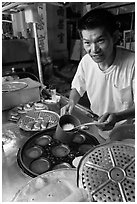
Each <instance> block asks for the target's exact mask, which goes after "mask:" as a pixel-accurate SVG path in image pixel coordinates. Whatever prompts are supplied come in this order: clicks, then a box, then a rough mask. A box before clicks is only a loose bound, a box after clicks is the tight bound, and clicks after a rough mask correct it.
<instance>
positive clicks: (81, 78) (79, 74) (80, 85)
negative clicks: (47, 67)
mask: <svg viewBox="0 0 137 204" xmlns="http://www.w3.org/2000/svg"><path fill="white" fill-rule="evenodd" d="M71 88H72V89H74V88H75V89H76V90H77V91H78V93H79V94H80V96H81V97H82V96H83V95H84V93H85V91H86V83H85V74H84V69H83V65H82V61H81V62H80V63H79V65H78V68H77V71H76V74H75V76H74V78H73V81H72V84H71Z"/></svg>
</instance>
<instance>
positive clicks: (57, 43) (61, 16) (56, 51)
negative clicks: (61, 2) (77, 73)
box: [47, 4, 68, 60]
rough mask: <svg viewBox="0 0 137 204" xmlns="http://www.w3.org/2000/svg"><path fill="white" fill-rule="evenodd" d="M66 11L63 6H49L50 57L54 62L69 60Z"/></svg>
mask: <svg viewBox="0 0 137 204" xmlns="http://www.w3.org/2000/svg"><path fill="white" fill-rule="evenodd" d="M65 17H66V11H65V9H64V8H63V7H61V6H55V5H51V4H47V30H48V44H49V55H50V56H51V57H52V59H54V60H59V59H67V58H68V51H67V32H66V18H65Z"/></svg>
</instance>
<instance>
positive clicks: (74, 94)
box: [69, 89, 81, 106]
mask: <svg viewBox="0 0 137 204" xmlns="http://www.w3.org/2000/svg"><path fill="white" fill-rule="evenodd" d="M80 97H81V96H80V94H79V93H78V92H77V90H76V89H72V90H71V91H70V95H69V101H73V104H74V106H75V105H76V104H77V103H78V101H79V99H80Z"/></svg>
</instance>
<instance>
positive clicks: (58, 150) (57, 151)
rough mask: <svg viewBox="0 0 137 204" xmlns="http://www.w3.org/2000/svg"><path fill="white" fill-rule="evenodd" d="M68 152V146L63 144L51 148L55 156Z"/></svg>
mask: <svg viewBox="0 0 137 204" xmlns="http://www.w3.org/2000/svg"><path fill="white" fill-rule="evenodd" d="M69 152H70V149H69V147H68V146H66V145H63V144H62V145H58V146H56V147H53V148H52V154H53V155H54V156H56V157H65V156H67V155H68V154H69Z"/></svg>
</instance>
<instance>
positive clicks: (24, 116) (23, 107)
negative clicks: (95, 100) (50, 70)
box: [2, 3, 135, 202]
mask: <svg viewBox="0 0 137 204" xmlns="http://www.w3.org/2000/svg"><path fill="white" fill-rule="evenodd" d="M28 4H29V3H27V6H28ZM20 5H21V3H13V4H11V5H10V4H9V5H7V6H8V9H11V8H15V7H16V8H17V7H18V6H19V7H18V8H22V7H20ZM23 8H26V6H23ZM8 9H7V7H6V8H4V7H3V11H5V10H8ZM35 26H36V24H35V23H34V32H35V43H36V53H37V63H38V70H39V79H40V83H38V82H37V83H36V84H37V85H36V84H35V86H33V87H32V86H31V85H32V83H34V81H30V80H29V79H26V78H25V79H24V80H25V82H24V80H17V81H13V83H9V82H7V84H6V86H4V87H3V94H4V97H5V100H7V101H8V100H10V99H11V98H12V99H13V98H14V99H16V100H12V107H8V105H9V104H8V103H7V106H6V107H4V109H3V111H2V134H3V139H4V140H3V143H2V201H3V202H9V201H34V200H35V201H36V200H37V199H35V198H34V197H31V198H30V197H29V199H30V200H29V199H28V195H29V196H30V195H31V193H32V191H33V190H34V188H33V187H32V186H33V184H35V187H36V188H35V190H36V189H37V191H40V190H41V189H42V187H43V181H44V185H45V183H46V185H47V181H49V180H48V179H47V178H51V177H52V178H54V176H55V179H57V177H56V176H57V175H56V172H57V174H58V179H60V177H61V179H62V178H63V181H64V180H65V179H66V180H65V182H68V183H67V184H68V186H69V187H70V188H72V190H73V189H75V188H76V187H77V186H80V187H82V185H83V183H82V181H84V185H85V186H86V185H87V186H88V188H91V183H90V184H89V183H88V182H87V180H84V179H85V178H81V175H82V176H85V177H88V176H89V174H88V170H86V172H87V174H86V172H85V171H84V172H83V169H84V168H87V169H88V168H89V166H91V163H90V162H91V161H90V159H91V155H88V151H90V153H91V154H92V157H93V158H94V159H93V160H94V161H95V162H96V160H97V162H100V163H95V164H97V167H98V168H97V170H96V171H95V169H94V167H95V166H96V165H93V166H92V173H93V175H94V176H95V178H96V176H97V180H96V181H95V180H94V188H96V185H98V184H100V182H99V179H101V180H102V179H104V180H103V182H104V183H105V184H102V183H101V184H100V185H101V186H100V188H98V189H96V195H94V201H99V199H100V197H101V196H100V195H102V197H103V196H104V194H103V193H102V192H101V193H100V195H98V190H99V189H101V190H102V187H103V186H105V185H106V184H108V183H107V182H108V181H107V180H108V177H107V176H106V172H107V171H108V174H109V175H111V177H110V178H109V181H110V183H109V184H110V185H109V187H106V186H105V187H104V189H105V190H106V189H107V190H106V192H107V193H106V194H107V195H108V197H107V198H106V197H105V198H104V201H109V200H111V201H130V199H132V200H135V195H134V189H132V186H134V184H135V182H134V178H135V175H134V174H135V173H134V164H135V158H134V135H135V132H134V126H132V127H130V128H128V127H127V126H126V127H124V128H125V130H126V133H128V134H129V135H130V138H132V139H131V140H128V142H127V141H124V142H122V141H121V142H114V143H112V145H111V140H110V139H108V140H105V139H103V138H102V137H101V136H100V135H99V134H98V128H97V127H96V125H91V126H89V127H84V129H80V132H78V135H77V132H76V138H75V142H76V141H77V142H76V145H74V144H73V147H72V146H71V148H72V149H71V148H70V146H69V145H66V144H61V143H59V142H58V141H56V140H55V141H54V134H55V131H56V127H57V125H58V122H59V119H60V109H61V108H62V107H63V106H64V105H65V104H66V103H67V101H68V99H67V98H66V97H64V96H62V95H60V94H57V95H56V96H57V98H56V99H57V100H56V101H52V100H51V98H50V99H45V98H43V96H42V95H41V87H42V82H43V77H42V71H41V64H40V55H39V49H38V44H37V42H38V41H37V34H36V29H35V28H36V27H35ZM24 83H25V84H24ZM32 88H33V90H32ZM32 92H33V93H35V98H34V97H33V96H34V95H33V94H32V95H31V94H30V93H32ZM22 93H23V94H22ZM9 95H10V97H9ZM13 95H14V96H13ZM22 95H23V96H24V97H25V96H26V97H25V100H24V97H23V98H21V96H22ZM28 95H29V98H27V96H28ZM17 99H18V100H17ZM22 100H23V101H22ZM10 102H11V101H10ZM4 104H5V103H4ZM10 104H11V103H10ZM48 114H49V115H50V116H49V115H48ZM47 115H48V116H47ZM72 115H73V116H75V117H76V118H78V119H79V120H80V123H81V124H84V123H88V122H91V121H94V120H95V115H93V114H92V113H91V112H90V111H89V109H87V108H85V107H83V106H81V105H77V106H76V107H75V109H74V111H73V113H72ZM46 118H50V121H48V123H46V125H45V124H43V127H44V128H43V129H37V128H39V127H38V126H35V128H34V129H33V128H32V126H31V127H30V126H28V124H29V125H30V123H31V122H34V120H35V122H37V125H38V123H39V122H40V121H41V124H42V122H43V120H46ZM33 125H34V123H33ZM33 127H34V126H33ZM41 127H42V125H41ZM126 133H124V134H125V135H126ZM45 136H46V137H45ZM47 136H48V137H47ZM79 136H80V137H79ZM41 137H43V138H42V139H45V138H46V142H47V139H48V141H49V144H48V145H49V146H48V148H47V149H48V151H47V150H44V154H43V155H45V154H48V159H49V160H46V161H45V160H43V158H42V162H43V161H44V162H46V168H47V169H46V170H45V172H46V173H47V174H44V176H45V175H46V176H45V177H44V176H43V177H39V175H41V174H42V173H45V172H43V171H42V172H41V171H40V172H39V171H38V172H36V170H37V168H36V169H35V167H33V168H30V166H31V165H32V162H33V160H32V157H33V159H34V160H35V159H36V158H35V156H34V155H35V154H30V152H28V149H29V148H35V151H34V152H36V149H39V150H38V151H37V152H38V154H41V152H42V151H43V147H41V142H40V140H39V139H41ZM115 137H116V140H119V138H117V137H119V135H118V134H115ZM115 137H113V139H112V140H115ZM77 138H79V139H80V140H79V139H77ZM83 138H84V140H83ZM126 139H127V138H126ZM120 140H121V138H120ZM42 141H43V140H42ZM44 141H45V140H44ZM83 141H84V142H83ZM37 142H39V143H38V145H36V144H37ZM50 142H51V143H50ZM75 142H74V143H75ZM32 144H35V145H36V146H37V147H36V146H33V145H32ZM42 144H43V142H42ZM31 145H32V146H31ZM59 145H61V148H65V154H67V156H66V157H65V156H61V153H62V151H61V153H59V155H56V154H57V149H56V148H55V149H54V151H52V146H53V147H58V146H59ZM81 145H85V146H84V147H85V148H81ZM103 145H104V146H105V147H107V148H109V153H108V152H106V149H103V150H102V149H100V148H102V147H103V148H105V147H104V146H103ZM108 146H109V147H108ZM28 147H29V148H28ZM82 147H83V146H82ZM96 147H97V150H96ZM76 148H78V149H76ZM91 149H92V150H93V152H91ZM123 149H124V153H123V154H121V152H122V151H123ZM107 150H108V149H107ZM111 150H114V152H116V150H118V152H119V155H120V156H121V157H119V156H118V155H116V154H114V155H113V154H112V153H110V152H111ZM46 151H47V152H46ZM26 152H27V153H26ZM55 153H56V154H55ZM86 153H87V155H88V156H89V157H90V159H89V160H88V161H86V162H87V163H86V165H85V163H84V162H85V157H83V156H84V155H86ZM102 154H103V155H105V156H104V157H100V158H101V160H102V161H104V160H105V162H104V163H103V165H105V169H104V166H103V167H102V166H100V165H101V161H100V158H98V156H97V155H101V156H102ZM28 155H29V156H30V155H31V160H29V159H28ZM32 155H33V156H32ZM106 155H107V156H106ZM112 155H113V156H112ZM123 155H126V156H127V157H128V160H126V159H125V160H124V162H125V163H127V165H126V168H127V169H128V170H126V173H127V174H126V175H125V171H124V167H125V166H124V164H123V160H122V159H123V158H124V157H123ZM115 156H116V158H117V160H116V161H117V162H119V165H120V164H121V163H122V165H123V166H122V167H121V168H117V166H116V164H115V159H114V158H115ZM38 157H39V156H38ZM77 157H80V158H83V160H82V165H81V166H82V168H83V169H82V168H80V167H81V166H79V168H80V170H79V172H80V174H78V178H79V179H80V180H79V181H78V180H77V165H76V166H75V164H74V163H73V161H74V160H75V159H76V158H77ZM62 158H63V159H62ZM112 158H113V159H112ZM120 158H122V159H120ZM110 160H112V162H111V161H110ZM62 163H63V165H64V166H63V167H61V166H59V167H58V164H62ZM39 164H40V163H39ZM39 164H38V165H39ZM44 164H45V163H44ZM92 164H93V163H92ZM50 165H51V166H50ZM84 165H85V166H86V167H85V166H84ZM47 166H48V167H47ZM83 166H84V167H83ZM37 167H38V166H37ZM55 167H56V168H55ZM106 167H107V169H106ZM112 167H113V168H112ZM109 168H111V170H110V169H109ZM34 169H35V170H34ZM101 170H102V172H103V173H104V172H105V174H104V175H105V176H104V177H103V176H102V175H103V174H100V173H99V172H100V171H101ZM109 170H110V171H109ZM123 172H124V173H123ZM90 173H91V172H90ZM85 174H86V175H85ZM42 175H43V174H42ZM47 175H48V176H49V177H47ZM98 175H99V176H98ZM33 177H34V180H33V181H32V178H33ZM66 177H68V178H66ZM46 179H47V180H46ZM67 179H68V180H67ZM88 179H90V178H88ZM31 181H32V182H31ZM57 181H58V183H60V182H62V180H57ZM112 181H116V182H117V183H118V185H119V186H118V187H119V189H120V190H118V187H117V186H116V185H115V186H116V188H115V187H114V186H113V183H115V182H113V183H111V182H112ZM123 181H124V184H122V185H121V183H120V182H123ZM53 183H54V182H53ZM77 184H78V185H77ZM26 185H27V188H26ZM24 186H25V188H23V187H24ZM125 186H126V188H125ZM127 186H128V187H127ZM30 187H31V188H30ZM44 187H45V186H44ZM59 187H60V186H59V184H58V185H57V184H56V185H55V189H54V190H55V191H56V190H57V189H58V188H59ZM22 188H23V189H22ZM108 188H111V191H109V190H108ZM21 189H22V190H21ZM115 189H117V190H116V191H115ZM126 189H127V190H126ZM55 191H54V193H55ZM113 191H115V193H113ZM60 192H64V189H63V188H62V191H60ZM124 192H126V194H124ZM129 192H130V195H132V198H131V196H130V195H129ZM34 193H35V192H33V196H34ZM44 193H45V192H44ZM44 193H43V195H44ZM45 194H46V193H45ZM36 195H37V194H36ZM77 195H79V194H77ZM112 195H113V196H112ZM46 196H48V199H49V200H50V199H51V198H52V197H54V196H53V195H51V194H50V192H48V193H47V194H46ZM56 196H57V195H56ZM110 196H112V197H111V198H110ZM98 198H99V199H98ZM23 199H24V200H23ZM25 199H26V200H25ZM40 199H41V197H40ZM58 199H59V200H57V199H56V201H60V199H63V200H64V201H65V199H64V197H63V198H62V197H61V193H60V194H59V197H58ZM37 201H38V200H37ZM39 201H40V200H39ZM54 201H55V200H54Z"/></svg>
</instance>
